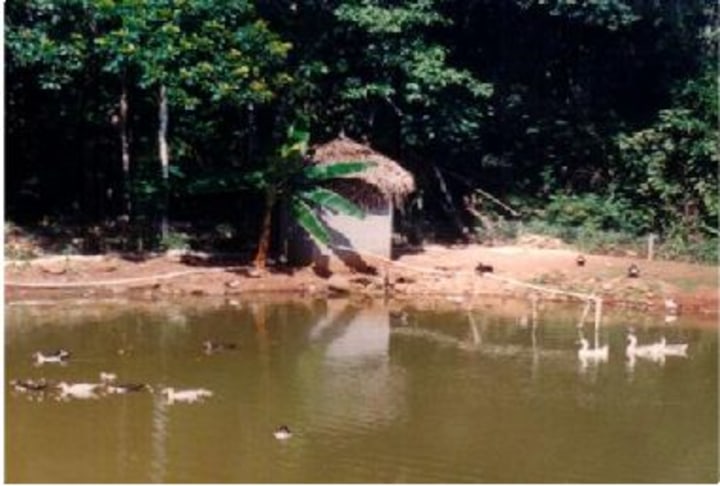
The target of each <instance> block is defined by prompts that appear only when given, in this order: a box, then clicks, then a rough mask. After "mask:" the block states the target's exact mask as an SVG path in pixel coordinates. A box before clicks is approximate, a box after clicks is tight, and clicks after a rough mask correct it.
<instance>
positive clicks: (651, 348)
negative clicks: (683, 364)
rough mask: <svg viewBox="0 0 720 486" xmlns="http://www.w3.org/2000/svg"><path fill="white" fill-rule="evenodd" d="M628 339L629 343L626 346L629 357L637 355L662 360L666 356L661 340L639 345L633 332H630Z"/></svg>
mask: <svg viewBox="0 0 720 486" xmlns="http://www.w3.org/2000/svg"><path fill="white" fill-rule="evenodd" d="M627 340H628V345H627V347H626V348H625V356H627V357H628V358H634V357H637V358H645V359H651V360H653V361H660V360H662V359H664V357H665V353H664V351H663V348H664V346H663V345H662V344H661V342H658V343H654V344H644V345H638V343H637V337H636V336H635V334H633V333H632V332H631V333H629V334H628V337H627Z"/></svg>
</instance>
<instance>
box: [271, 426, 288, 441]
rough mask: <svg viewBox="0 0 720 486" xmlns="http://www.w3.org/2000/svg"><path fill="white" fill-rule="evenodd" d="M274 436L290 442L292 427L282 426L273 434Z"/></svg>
mask: <svg viewBox="0 0 720 486" xmlns="http://www.w3.org/2000/svg"><path fill="white" fill-rule="evenodd" d="M273 436H274V437H275V438H276V439H277V440H288V439H290V438H292V432H291V431H290V427H288V426H287V425H281V426H280V427H278V428H277V429H275V431H274V432H273Z"/></svg>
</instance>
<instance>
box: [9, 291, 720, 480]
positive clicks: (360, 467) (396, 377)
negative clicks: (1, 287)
mask: <svg viewBox="0 0 720 486" xmlns="http://www.w3.org/2000/svg"><path fill="white" fill-rule="evenodd" d="M507 306H511V304H510V303H507V302H491V303H488V304H487V305H484V306H481V307H479V308H476V309H474V310H472V311H469V310H466V309H463V308H461V306H460V305H456V306H455V307H453V306H451V305H450V304H448V305H446V306H439V307H433V306H424V308H423V309H422V310H421V309H420V307H419V306H415V307H405V308H404V310H392V311H391V310H389V308H388V306H387V305H385V304H383V303H380V302H375V303H366V304H363V305H360V304H355V303H351V302H348V301H344V300H317V301H308V302H302V301H298V300H295V301H285V302H279V301H262V300H254V301H252V300H249V301H240V302H237V301H228V302H225V301H221V302H216V303H212V304H206V305H199V304H196V303H192V302H186V303H183V304H174V303H171V302H157V303H152V304H148V303H143V304H139V303H133V302H126V303H120V304H114V303H112V302H109V303H106V304H103V303H94V304H92V305H86V304H81V303H78V302H72V301H68V302H56V303H53V304H52V305H17V304H12V305H10V304H9V305H6V308H5V317H6V323H5V326H6V327H5V347H6V349H5V360H6V370H5V371H6V373H5V376H6V381H7V382H8V383H6V392H5V415H6V416H5V455H6V457H5V474H6V477H5V479H6V481H8V482H42V483H47V482H97V483H103V482H211V483H212V482H215V483H224V482H251V483H263V482H273V483H276V482H281V483H286V482H323V483H327V482H330V483H344V482H371V483H372V482H383V483H389V482H443V483H444V482H494V483H498V482H665V483H667V482H671V483H674V482H680V483H687V482H716V481H717V480H718V335H717V328H716V326H714V325H707V324H706V325H704V326H700V325H697V323H696V322H695V321H694V320H693V319H692V318H690V317H685V316H680V317H679V319H678V320H677V321H675V322H671V323H665V322H664V321H663V319H662V317H660V318H659V319H658V318H654V317H652V316H642V315H637V314H635V315H633V314H621V313H617V314H615V315H608V316H605V317H604V321H603V325H602V326H601V327H600V329H599V330H598V333H597V337H598V339H599V341H600V342H601V343H602V344H605V343H608V344H609V356H608V359H607V360H606V361H597V362H596V361H591V362H589V363H585V364H583V363H582V362H581V361H580V360H579V359H578V352H577V350H578V344H577V342H578V338H579V337H580V336H579V332H582V333H583V336H585V337H587V338H588V339H589V340H590V341H591V342H592V341H593V340H594V338H595V333H594V331H593V326H592V324H591V323H587V324H586V325H585V326H584V328H583V329H581V330H580V331H579V330H578V328H577V326H576V323H577V322H578V316H579V315H580V313H581V310H582V309H580V308H578V307H577V306H566V307H558V308H557V309H556V308H555V307H553V306H549V305H548V306H545V307H541V308H540V310H539V311H538V312H537V315H536V318H533V316H532V313H531V312H530V311H529V310H528V309H529V306H528V305H526V304H525V303H522V302H520V303H517V302H516V303H513V304H512V306H514V307H513V308H515V309H519V310H518V311H517V312H515V311H512V312H510V311H506V307H507ZM630 326H632V327H633V328H634V330H635V333H636V335H637V337H638V340H639V342H640V343H641V344H642V343H649V342H654V341H657V339H658V338H659V337H661V336H665V337H666V339H667V341H668V342H670V343H687V344H688V350H687V356H685V357H683V356H668V357H667V358H666V359H664V360H651V359H641V358H639V359H637V360H635V362H634V363H631V362H628V360H626V357H625V341H626V332H627V330H628V328H629V327H630ZM206 340H213V341H216V342H219V343H232V344H234V345H236V348H235V349H221V350H220V351H219V352H212V353H206V352H205V351H204V349H203V345H202V343H203V342H204V341H206ZM59 348H63V349H67V350H69V351H70V352H71V353H72V355H71V357H70V358H69V359H68V360H67V363H65V364H56V363H45V364H42V365H37V364H35V363H34V362H33V359H32V358H31V356H32V354H33V353H34V352H36V351H49V350H53V349H59ZM101 372H106V373H114V374H116V375H117V382H116V383H127V382H134V383H143V384H148V385H150V386H151V387H152V391H150V390H147V389H145V390H141V391H137V392H132V393H127V394H111V395H110V394H105V393H103V392H102V391H99V392H97V397H96V398H91V399H80V398H75V397H73V396H72V395H70V396H66V397H64V399H61V397H60V394H59V393H58V392H56V391H53V390H52V389H51V388H50V387H49V388H48V389H46V390H45V391H40V392H18V391H16V390H14V389H13V387H11V386H10V384H9V382H10V381H11V380H13V379H33V380H39V379H41V378H44V379H45V380H47V382H48V383H58V382H61V381H66V382H69V383H74V382H97V381H98V380H99V374H100V373H101ZM164 387H174V388H176V389H185V388H203V389H207V390H210V391H211V392H212V396H210V397H204V398H203V399H202V400H199V401H197V402H195V403H180V402H174V403H169V402H168V400H167V397H166V396H164V395H162V394H161V390H162V389H163V388H164ZM281 424H286V425H287V426H289V428H290V429H291V431H292V432H293V436H292V438H290V439H289V440H277V439H276V438H275V437H274V436H273V431H274V430H275V429H276V428H277V427H278V426H280V425H281Z"/></svg>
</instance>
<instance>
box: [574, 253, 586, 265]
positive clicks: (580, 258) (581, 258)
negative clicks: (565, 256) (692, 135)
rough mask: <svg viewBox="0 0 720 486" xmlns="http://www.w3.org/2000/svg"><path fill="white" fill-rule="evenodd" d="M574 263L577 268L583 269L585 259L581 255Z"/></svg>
mask: <svg viewBox="0 0 720 486" xmlns="http://www.w3.org/2000/svg"><path fill="white" fill-rule="evenodd" d="M575 263H577V266H578V267H584V266H585V257H584V256H582V255H578V256H577V258H576V259H575Z"/></svg>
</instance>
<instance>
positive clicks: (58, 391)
mask: <svg viewBox="0 0 720 486" xmlns="http://www.w3.org/2000/svg"><path fill="white" fill-rule="evenodd" d="M202 349H203V352H204V353H205V354H214V353H218V352H222V351H230V350H235V349H237V345H236V344H234V343H218V342H214V341H204V342H203V343H202ZM70 357H71V353H70V352H69V351H67V350H65V349H59V350H57V351H52V352H42V351H38V352H35V353H33V354H32V359H33V362H34V364H35V366H42V365H45V364H58V365H61V366H66V365H67V364H68V362H69V360H70ZM10 387H11V388H12V390H13V391H15V392H16V393H22V394H25V395H27V396H28V398H29V399H30V400H37V401H42V400H43V399H44V397H45V396H49V397H53V398H54V399H55V400H58V401H68V400H71V399H79V400H89V399H97V398H100V397H103V396H108V395H118V394H127V393H133V392H142V391H148V392H151V393H153V392H154V389H153V387H152V386H150V385H148V384H145V383H118V382H117V375H116V374H115V373H109V372H105V371H102V372H100V376H99V381H98V382H95V383H68V382H67V381H60V382H57V383H54V382H51V381H48V380H46V379H45V378H40V379H39V380H33V379H26V380H11V381H10ZM160 395H161V396H163V397H164V398H165V403H166V404H168V405H172V404H175V403H197V402H202V401H203V400H204V399H206V398H209V397H212V396H213V392H212V391H210V390H207V389H205V388H191V389H182V390H179V389H175V388H173V387H164V388H162V389H161V390H160ZM292 435H293V434H292V432H291V431H290V428H289V427H288V426H287V425H281V426H279V427H278V428H277V429H275V431H274V432H273V436H274V437H275V438H276V439H277V440H281V441H284V440H288V439H290V438H291V437H292Z"/></svg>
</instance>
